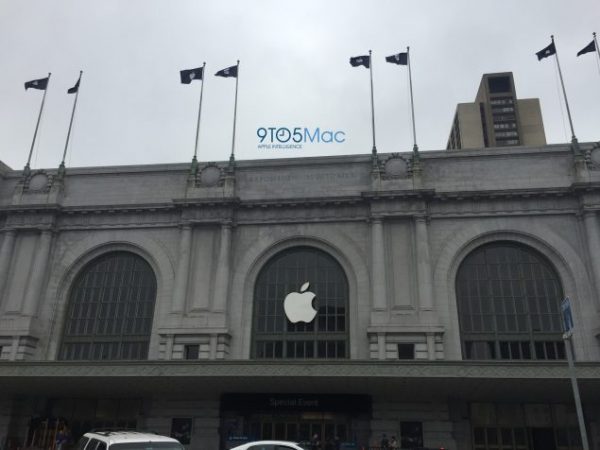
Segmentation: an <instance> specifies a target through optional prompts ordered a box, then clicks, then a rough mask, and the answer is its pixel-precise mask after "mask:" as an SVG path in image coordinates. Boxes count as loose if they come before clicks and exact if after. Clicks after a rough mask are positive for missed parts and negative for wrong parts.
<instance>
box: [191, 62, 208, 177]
mask: <svg viewBox="0 0 600 450" xmlns="http://www.w3.org/2000/svg"><path fill="white" fill-rule="evenodd" d="M205 67H206V61H205V62H203V63H202V84H201V85H200V104H199V105H198V121H197V123H196V143H195V144H194V157H193V158H192V173H194V174H195V173H196V169H197V168H198V158H197V155H198V136H199V135H200V116H201V114H202V93H203V92H204V78H205V71H204V68H205Z"/></svg>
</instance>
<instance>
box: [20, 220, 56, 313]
mask: <svg viewBox="0 0 600 450" xmlns="http://www.w3.org/2000/svg"><path fill="white" fill-rule="evenodd" d="M51 245H52V230H50V229H44V230H42V233H41V234H40V238H39V243H38V246H37V252H36V253H35V255H34V260H33V266H32V268H31V277H30V278H29V285H28V286H27V292H26V293H25V301H24V302H23V310H22V311H23V314H25V315H27V316H35V315H36V314H37V310H38V306H39V300H40V294H41V292H42V288H43V287H44V286H43V285H44V280H45V279H46V271H47V270H48V257H49V256H50V247H51Z"/></svg>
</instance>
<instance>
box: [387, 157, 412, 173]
mask: <svg viewBox="0 0 600 450" xmlns="http://www.w3.org/2000/svg"><path fill="white" fill-rule="evenodd" d="M409 165H410V162H409V161H408V160H407V159H405V158H403V157H402V156H400V154H398V153H392V155H391V156H390V157H389V158H388V159H387V160H386V161H385V162H384V164H383V168H384V174H383V178H388V179H392V178H408V177H409V176H410V170H409V169H410V167H409Z"/></svg>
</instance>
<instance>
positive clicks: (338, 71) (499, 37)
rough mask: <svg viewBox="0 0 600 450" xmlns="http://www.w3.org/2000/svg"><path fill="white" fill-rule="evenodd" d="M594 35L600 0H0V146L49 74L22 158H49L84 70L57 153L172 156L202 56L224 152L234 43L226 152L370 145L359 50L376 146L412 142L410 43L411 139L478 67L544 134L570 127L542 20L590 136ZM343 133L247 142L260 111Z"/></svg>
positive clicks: (560, 138) (133, 158)
mask: <svg viewBox="0 0 600 450" xmlns="http://www.w3.org/2000/svg"><path fill="white" fill-rule="evenodd" d="M593 31H596V32H599V33H600V1H598V0H571V1H565V0H534V1H531V0H527V1H524V0H503V1H492V0H489V1H486V0H472V1H467V0H460V1H457V0H452V1H449V0H440V1H427V0H414V1H398V0H394V1H380V0H377V1H375V0H371V1H367V0H337V1H324V0H288V1H282V0H272V1H271V0H265V1H250V0H221V1H218V0H214V1H213V0H209V1H199V0H177V1H166V0H165V1H158V0H143V1H142V0H120V1H116V0H96V1H86V0H71V1H69V0H53V1H48V0H39V1H38V0H0V61H1V62H2V70H0V160H1V161H3V162H4V163H6V164H8V165H9V166H11V167H12V168H14V169H21V168H23V166H24V165H25V163H26V161H27V155H28V152H29V149H30V146H31V140H32V137H33V132H34V129H35V123H36V120H37V115H38V112H39V106H40V102H41V99H42V95H43V91H38V90H33V89H29V90H28V91H25V90H24V86H23V83H24V82H25V81H28V80H32V79H36V78H42V77H44V76H46V75H47V73H48V72H52V77H51V81H50V85H49V87H48V92H47V97H46V105H45V109H44V116H43V118H42V123H41V126H40V131H39V134H38V141H37V144H36V148H35V150H34V154H33V158H32V164H31V165H32V168H55V167H57V166H58V164H59V163H60V159H61V157H62V152H63V149H64V145H65V138H66V135H67V129H68V125H69V118H70V114H71V109H72V105H73V99H74V96H73V95H67V93H66V91H67V89H68V88H69V87H71V86H72V85H73V84H74V83H75V81H76V80H77V76H78V74H79V71H80V70H83V71H84V73H83V79H82V82H81V88H80V94H79V100H78V105H77V113H76V116H75V123H74V130H73V134H72V139H71V144H70V146H69V150H68V152H69V153H68V156H67V167H75V166H78V167H79V166H108V165H124V164H149V163H175V162H187V161H190V160H191V157H192V155H193V151H194V138H195V132H196V130H195V127H196V118H197V108H198V99H199V93H200V83H199V82H193V83H192V84H190V85H183V84H181V83H180V81H179V71H180V70H181V69H189V68H194V67H198V66H201V65H202V63H203V62H204V61H206V77H205V78H206V80H205V85H204V101H203V107H202V124H201V128H200V145H199V151H198V159H199V160H200V161H222V160H226V159H228V157H229V153H230V151H231V136H232V119H233V104H234V92H235V79H233V78H219V77H215V76H213V75H214V73H215V72H217V71H218V70H220V69H223V68H225V67H228V66H231V65H234V64H235V61H236V60H237V59H239V60H240V61H241V62H240V75H239V97H238V124H237V125H238V126H237V139H236V158H237V159H238V160H242V159H258V158H279V157H303V156H315V155H336V154H361V153H362V154H364V153H370V151H371V122H370V121H371V117H370V98H369V95H370V94H369V72H368V70H367V69H365V68H363V67H356V68H354V67H351V66H350V64H349V62H348V60H349V57H351V56H358V55H361V54H366V53H367V52H368V50H369V49H372V50H373V76H374V87H375V117H376V132H377V147H378V150H379V151H380V152H382V153H387V152H405V151H410V150H411V148H412V135H411V123H410V103H409V89H408V76H407V68H406V67H404V66H396V65H392V64H388V63H386V62H385V56H387V55H391V54H394V53H397V52H399V51H405V49H406V46H407V45H409V46H410V49H411V62H412V74H413V86H414V97H415V114H416V128H417V142H418V144H419V147H420V148H421V150H423V151H426V150H440V149H444V148H445V146H446V142H447V138H448V133H449V131H450V125H451V121H452V118H453V115H454V110H455V108H456V104H457V103H460V102H471V101H473V100H474V97H475V94H476V91H477V88H478V86H479V81H480V79H481V75H482V74H483V73H490V72H501V71H512V72H513V73H514V78H515V85H516V90H517V96H518V97H519V98H530V97H538V98H540V101H541V106H542V115H543V119H544V125H545V130H546V139H547V141H548V142H549V143H560V142H566V141H567V140H569V138H570V132H569V130H568V120H567V116H566V111H565V108H564V104H563V100H562V97H561V96H559V84H558V75H557V70H556V64H555V62H554V58H553V57H551V58H547V59H544V60H542V61H539V62H538V61H537V58H536V57H535V52H536V51H539V50H541V49H542V48H544V47H545V46H547V45H548V44H549V43H550V35H551V34H554V35H555V39H556V46H557V50H558V55H559V58H560V62H561V66H562V71H563V76H564V79H565V83H566V90H567V94H568V96H569V101H570V107H571V112H572V115H573V121H574V126H575V132H576V135H577V137H578V138H579V140H580V141H581V142H589V141H598V140H600V67H599V64H598V60H597V57H596V55H594V54H593V53H588V54H586V55H583V56H581V57H579V58H578V57H576V56H575V55H576V53H577V51H579V50H580V49H581V48H583V47H584V46H585V45H587V44H588V43H589V42H590V41H591V40H592V32H593ZM273 126H275V127H289V128H293V127H303V128H304V127H307V128H311V129H314V128H316V127H319V128H320V129H321V130H333V131H344V132H345V133H346V142H345V143H343V144H333V143H332V144H306V145H304V147H303V148H302V149H293V150H290V149H287V150H282V149H278V150H272V149H271V150H265V149H259V148H258V143H259V141H258V138H257V135H256V130H257V128H258V127H273Z"/></svg>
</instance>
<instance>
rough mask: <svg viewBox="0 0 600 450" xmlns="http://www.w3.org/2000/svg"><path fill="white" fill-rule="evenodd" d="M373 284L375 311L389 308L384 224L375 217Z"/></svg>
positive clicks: (372, 259)
mask: <svg viewBox="0 0 600 450" xmlns="http://www.w3.org/2000/svg"><path fill="white" fill-rule="evenodd" d="M371 262H372V264H371V283H372V289H371V292H372V296H373V299H372V305H373V309H378V310H385V309H386V308H387V292H386V291H387V289H386V284H385V270H386V267H385V243H384V239H383V222H382V220H381V218H379V217H375V218H373V220H372V223H371Z"/></svg>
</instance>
